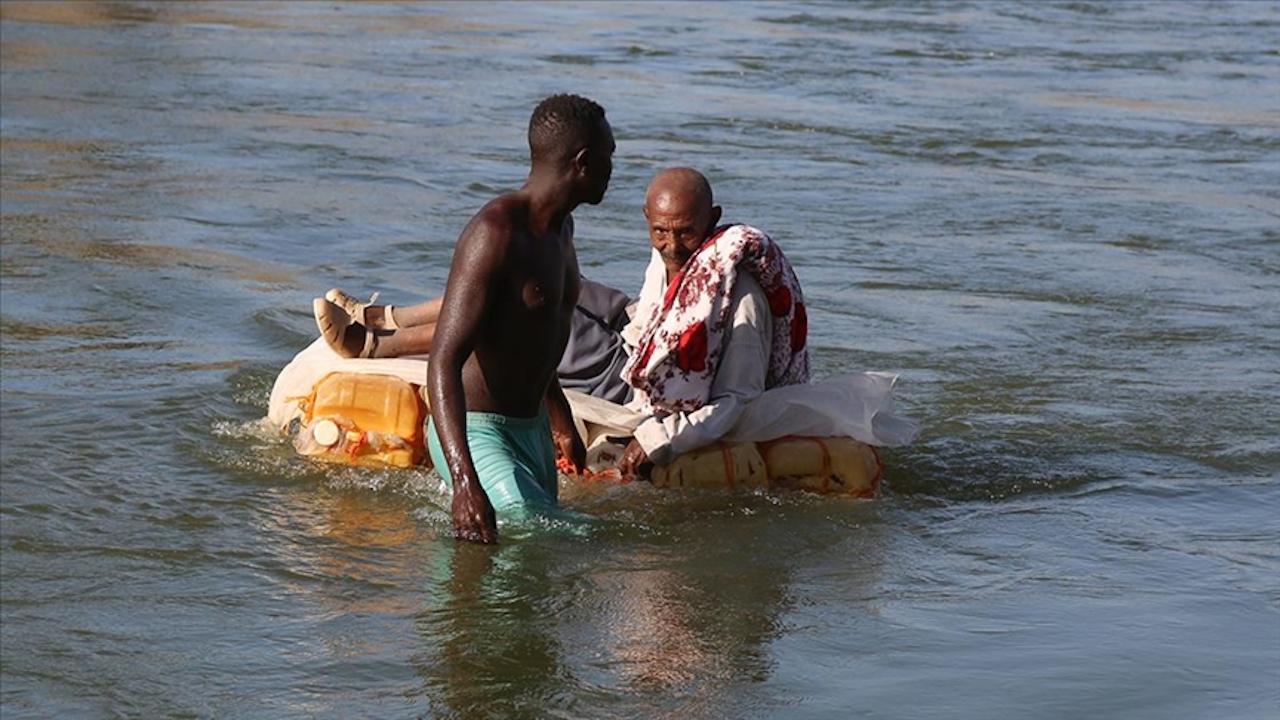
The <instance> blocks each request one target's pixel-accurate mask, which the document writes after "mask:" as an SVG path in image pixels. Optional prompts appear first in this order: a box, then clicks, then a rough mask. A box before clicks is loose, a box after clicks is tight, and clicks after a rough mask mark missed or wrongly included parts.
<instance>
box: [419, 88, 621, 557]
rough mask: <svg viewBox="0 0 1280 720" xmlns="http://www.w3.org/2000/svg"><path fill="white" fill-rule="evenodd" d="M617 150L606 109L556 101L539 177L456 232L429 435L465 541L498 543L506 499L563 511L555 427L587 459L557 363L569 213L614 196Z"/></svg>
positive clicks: (549, 106) (547, 116) (541, 110)
mask: <svg viewBox="0 0 1280 720" xmlns="http://www.w3.org/2000/svg"><path fill="white" fill-rule="evenodd" d="M614 149H615V145H614V140H613V131H612V129H611V128H610V127H609V123H608V121H607V120H605V116H604V110H603V109H602V108H601V107H600V106H599V105H597V104H596V103H594V102H592V101H590V100H587V99H585V98H581V97H577V96H574V95H556V96H553V97H550V98H547V99H546V100H544V101H542V103H540V104H539V105H538V107H537V109H535V110H534V111H533V117H532V118H530V120H529V150H530V156H531V168H530V171H529V178H528V180H526V181H525V183H524V185H523V186H522V187H521V188H520V189H519V190H517V191H515V192H513V193H510V194H508V195H503V196H501V197H498V198H496V199H494V200H491V201H490V202H489V203H488V204H486V205H485V206H484V207H483V208H481V209H480V211H479V212H478V213H476V215H475V216H474V217H473V218H472V219H471V222H469V223H468V224H467V227H466V228H465V229H463V231H462V235H461V236H460V237H459V238H458V244H457V247H456V248H455V249H454V253H453V264H452V266H451V267H450V270H449V280H448V283H447V285H446V287H445V292H444V299H443V301H442V303H441V307H440V316H439V319H438V321H437V323H436V326H435V336H434V338H432V343H431V351H432V352H431V364H430V367H429V370H428V372H427V390H428V394H429V396H430V399H431V422H430V423H429V425H428V428H427V435H428V440H429V444H430V449H431V456H432V459H433V460H434V461H435V466H436V469H437V471H438V472H440V474H441V475H442V476H444V478H445V479H446V481H448V482H451V483H452V484H453V526H454V535H455V537H457V538H459V539H462V540H470V541H476V542H485V543H492V542H496V541H497V537H498V531H497V522H496V518H495V514H494V505H495V503H494V500H495V499H497V500H498V501H499V502H498V505H499V506H500V507H502V506H511V505H517V504H522V503H524V504H534V505H538V504H550V505H554V503H555V501H556V468H555V449H554V447H553V444H552V433H553V432H554V433H555V435H556V436H557V444H559V445H561V446H562V451H563V452H565V455H566V456H567V457H569V458H570V459H571V460H573V461H574V462H575V463H576V464H577V465H578V467H582V466H583V465H584V464H585V457H586V451H585V449H584V448H583V446H582V441H581V440H580V439H579V438H578V434H577V432H575V431H574V429H573V420H572V416H571V415H570V412H569V405H568V403H567V402H566V401H565V398H564V392H563V391H562V390H561V389H560V384H559V382H558V381H557V380H556V377H555V370H556V364H557V363H558V362H559V360H560V356H561V354H562V353H563V352H564V347H565V342H566V340H567V339H568V333H569V320H570V315H571V313H572V312H573V308H574V304H575V302H576V301H577V299H578V290H579V287H578V278H579V275H578V260H577V256H576V255H575V252H574V246H573V217H572V215H570V213H571V212H572V211H573V210H574V208H576V207H577V206H578V205H580V204H582V203H588V204H591V205H595V204H597V203H599V202H600V201H601V200H602V199H603V198H604V193H605V190H606V189H607V188H608V185H609V176H610V174H611V173H612V170H613V160H612V157H613V152H614ZM552 428H554V430H553V429H552Z"/></svg>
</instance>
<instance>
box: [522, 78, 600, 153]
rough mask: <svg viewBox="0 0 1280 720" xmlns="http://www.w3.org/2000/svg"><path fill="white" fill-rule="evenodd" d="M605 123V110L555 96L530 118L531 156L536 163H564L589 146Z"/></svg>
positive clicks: (578, 99)
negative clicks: (601, 125)
mask: <svg viewBox="0 0 1280 720" xmlns="http://www.w3.org/2000/svg"><path fill="white" fill-rule="evenodd" d="M602 121H604V108H602V107H600V106H599V105H598V104H596V103H595V102H594V101H592V100H588V99H587V98H584V97H580V96H578V95H567V94H562V95H552V96H551V97H549V98H547V99H546V100H543V101H542V102H540V103H538V107H536V108H534V110H533V116H532V117H530V118H529V154H530V157H531V158H532V160H533V161H534V162H540V161H546V160H550V161H553V162H563V161H565V160H568V159H569V157H571V156H572V155H573V154H574V153H576V152H577V151H578V150H580V149H582V147H583V146H585V145H587V144H589V143H590V142H591V141H592V139H593V138H594V136H595V134H596V133H598V132H599V128H600V123H601V122H602Z"/></svg>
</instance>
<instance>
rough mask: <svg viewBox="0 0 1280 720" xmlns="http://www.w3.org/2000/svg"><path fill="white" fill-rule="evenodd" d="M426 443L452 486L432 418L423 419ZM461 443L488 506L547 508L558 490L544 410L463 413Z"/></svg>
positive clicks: (434, 461) (554, 457)
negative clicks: (529, 414)
mask: <svg viewBox="0 0 1280 720" xmlns="http://www.w3.org/2000/svg"><path fill="white" fill-rule="evenodd" d="M427 447H428V449H429V450H430V451H431V461H432V462H433V463H435V466H436V472H438V473H440V477H442V478H444V481H445V482H446V483H448V484H449V487H450V488H452V487H453V478H452V477H451V476H450V475H449V466H448V464H447V463H445V461H444V451H443V450H442V449H441V448H440V438H439V437H438V436H437V435H436V425H435V420H434V419H433V420H431V421H430V422H428V423H427ZM467 447H469V448H470V449H471V462H472V463H473V464H474V465H475V467H476V475H477V476H479V478H480V487H482V488H484V491H485V494H487V495H488V496H489V502H490V503H492V504H493V509H494V510H498V511H500V510H502V509H503V508H511V507H514V506H535V507H543V508H552V507H555V505H556V497H557V495H558V494H559V492H558V491H559V483H558V475H557V474H556V451H555V447H554V446H553V445H552V444H551V423H550V421H549V420H548V419H547V412H546V410H545V409H544V410H543V411H542V412H540V413H538V415H537V416H536V417H531V418H513V417H507V416H506V415H498V414H495V413H482V412H469V413H467Z"/></svg>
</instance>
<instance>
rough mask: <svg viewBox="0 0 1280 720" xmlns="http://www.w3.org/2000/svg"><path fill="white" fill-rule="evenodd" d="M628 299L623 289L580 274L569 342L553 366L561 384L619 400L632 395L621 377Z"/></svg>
mask: <svg viewBox="0 0 1280 720" xmlns="http://www.w3.org/2000/svg"><path fill="white" fill-rule="evenodd" d="M629 302H631V301H630V299H629V298H628V297H627V296H626V295H625V294H624V293H623V292H621V291H619V290H614V289H613V288H611V287H609V286H607V285H601V284H600V283H598V282H593V281H591V280H588V279H586V278H582V290H581V292H580V293H579V295H578V305H577V307H575V308H574V310H573V320H572V322H571V323H570V326H569V342H568V344H567V345H565V348H564V356H563V357H561V358H560V366H559V367H558V368H556V374H557V375H558V376H559V377H560V387H563V388H565V389H566V390H568V389H573V390H578V391H580V392H584V393H586V394H588V395H594V396H596V397H598V398H604V399H605V400H609V401H610V402H615V403H618V404H622V403H625V402H627V401H628V400H630V399H631V386H629V385H627V384H626V383H625V382H623V381H622V366H623V365H625V364H626V362H627V347H626V345H625V344H624V343H623V342H622V328H623V327H625V326H626V324H627V319H628V318H627V304H628V303H629Z"/></svg>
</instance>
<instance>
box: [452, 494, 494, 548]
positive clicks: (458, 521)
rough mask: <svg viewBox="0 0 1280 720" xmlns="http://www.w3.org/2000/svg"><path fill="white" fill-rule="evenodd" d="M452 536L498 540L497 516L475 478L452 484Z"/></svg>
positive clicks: (472, 540)
mask: <svg viewBox="0 0 1280 720" xmlns="http://www.w3.org/2000/svg"><path fill="white" fill-rule="evenodd" d="M453 536H454V537H455V538H457V539H458V540H466V541H468V542H478V543H487V544H492V543H496V542H498V518H497V516H496V515H494V512H493V504H492V503H490V502H489V496H488V495H486V494H485V492H484V488H482V487H480V483H479V482H477V481H476V480H471V481H470V482H465V481H464V482H461V483H456V484H455V485H454V488H453Z"/></svg>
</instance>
